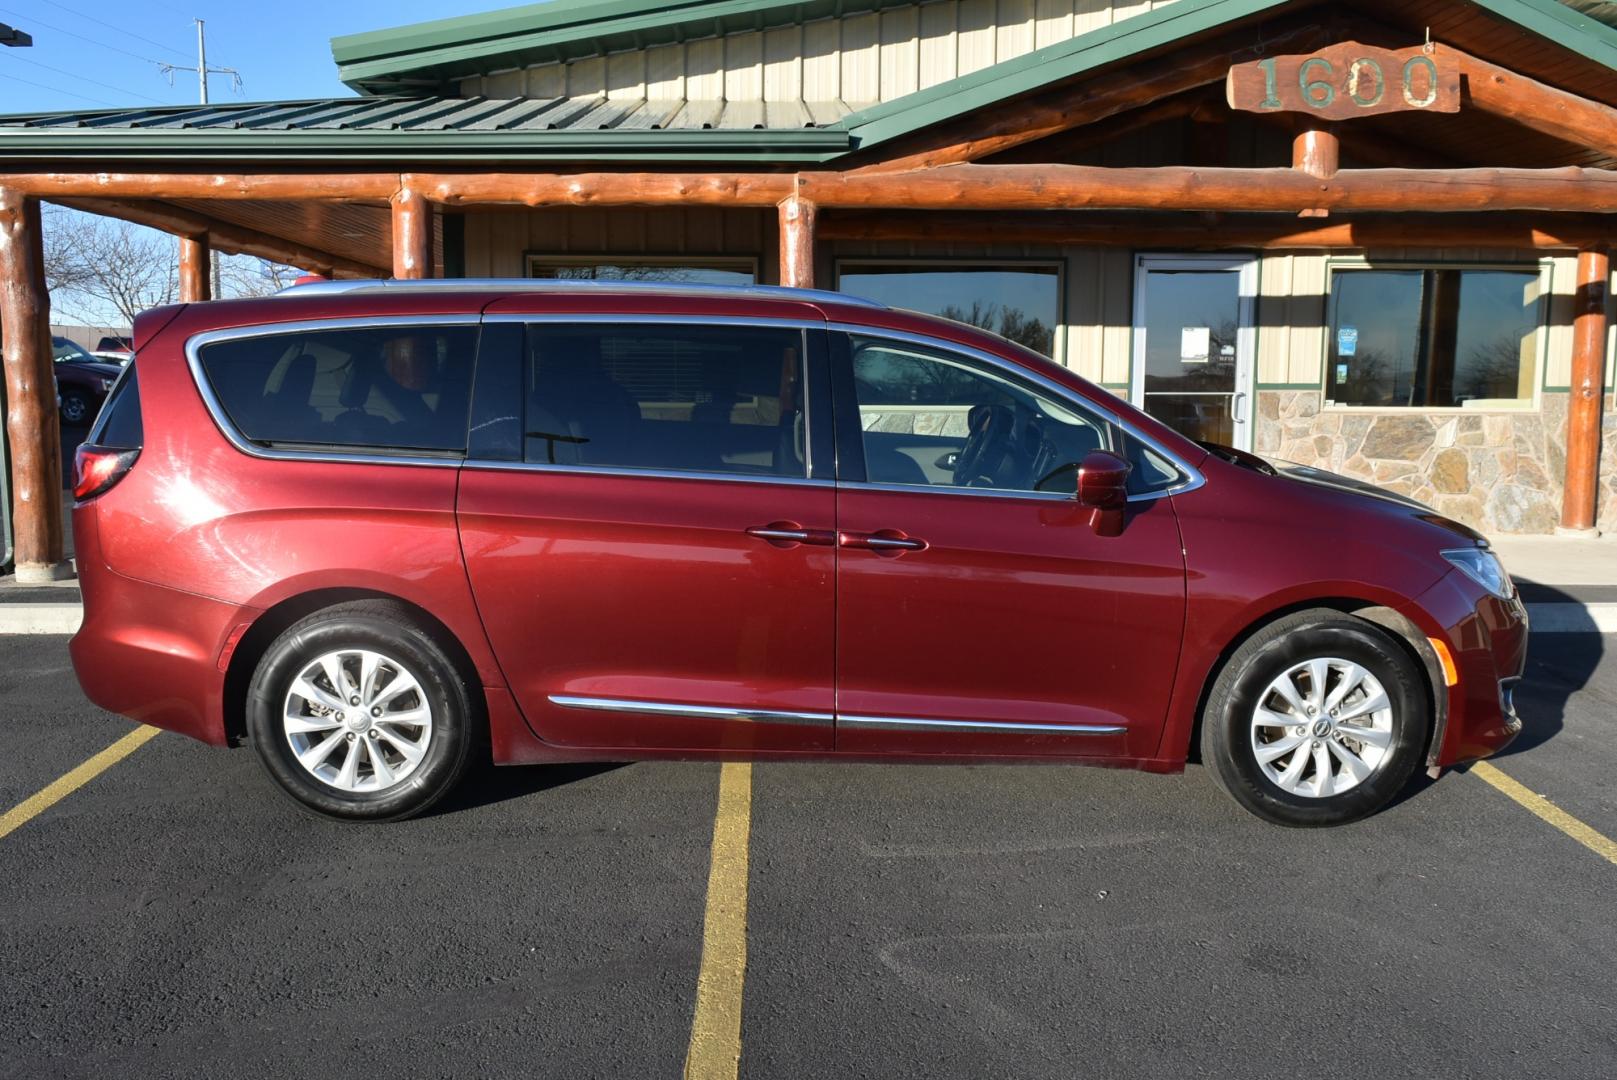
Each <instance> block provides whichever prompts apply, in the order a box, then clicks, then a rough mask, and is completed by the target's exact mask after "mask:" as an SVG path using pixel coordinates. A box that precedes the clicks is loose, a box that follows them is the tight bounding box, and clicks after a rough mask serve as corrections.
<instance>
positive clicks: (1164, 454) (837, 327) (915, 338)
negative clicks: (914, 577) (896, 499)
mask: <svg viewBox="0 0 1617 1080" xmlns="http://www.w3.org/2000/svg"><path fill="white" fill-rule="evenodd" d="M827 329H829V330H831V331H832V332H840V333H844V334H856V335H858V336H860V337H874V338H886V339H888V340H891V341H900V342H905V343H907V344H911V345H921V346H924V347H926V348H932V349H938V350H941V351H943V352H946V353H947V352H953V353H958V354H959V355H961V356H967V357H970V358H972V359H974V360H980V361H982V362H983V363H985V364H987V365H989V366H990V367H993V368H996V369H998V370H999V371H1002V372H1004V373H1005V374H1007V375H1010V376H1012V377H1013V378H1020V379H1023V380H1026V381H1028V382H1031V383H1035V384H1037V385H1038V386H1039V387H1041V388H1042V389H1044V390H1046V391H1048V392H1049V393H1051V394H1054V395H1055V396H1056V397H1057V398H1059V399H1060V400H1061V401H1062V402H1063V403H1065V404H1068V405H1071V406H1072V407H1073V408H1074V409H1076V410H1078V411H1079V412H1081V413H1085V414H1087V415H1091V416H1099V417H1100V418H1101V419H1103V420H1105V421H1106V422H1107V423H1109V424H1112V425H1113V426H1114V427H1116V428H1117V429H1118V430H1119V431H1122V432H1123V433H1124V434H1126V435H1129V436H1131V437H1133V438H1135V439H1138V440H1139V441H1140V442H1141V443H1143V444H1144V445H1145V446H1146V447H1147V448H1148V449H1150V450H1152V451H1154V452H1155V453H1156V454H1157V456H1159V457H1161V458H1163V459H1164V460H1166V461H1168V462H1169V463H1171V464H1172V465H1173V467H1174V468H1175V469H1178V470H1179V473H1180V475H1181V476H1183V477H1184V478H1185V479H1184V480H1183V481H1182V482H1181V483H1178V484H1172V485H1169V486H1168V487H1166V488H1163V489H1162V490H1161V491H1148V492H1144V493H1142V494H1139V495H1130V496H1129V500H1128V501H1129V502H1151V501H1153V500H1156V499H1163V498H1167V497H1168V496H1171V495H1184V494H1187V493H1188V492H1192V491H1195V490H1196V489H1197V488H1199V487H1201V486H1202V485H1203V484H1205V483H1207V479H1206V478H1205V477H1204V476H1202V474H1201V471H1200V470H1199V469H1197V468H1196V467H1195V466H1193V465H1191V464H1190V463H1189V462H1188V461H1186V460H1185V459H1184V458H1182V457H1180V456H1179V455H1178V454H1176V453H1174V452H1173V451H1172V450H1169V449H1168V448H1167V447H1165V446H1163V445H1162V444H1161V443H1159V442H1158V441H1157V440H1156V439H1153V438H1152V437H1151V436H1149V435H1147V434H1146V433H1145V432H1143V431H1141V430H1140V429H1139V428H1137V427H1135V426H1134V425H1133V424H1131V423H1129V422H1128V421H1127V420H1126V419H1124V418H1123V416H1122V415H1121V414H1120V413H1116V412H1113V411H1112V410H1111V409H1108V408H1107V407H1106V406H1104V405H1100V404H1097V403H1095V402H1093V401H1090V400H1088V399H1087V398H1080V397H1078V396H1077V395H1075V394H1074V393H1073V392H1072V391H1071V390H1070V389H1069V388H1067V387H1065V386H1062V385H1061V384H1060V383H1058V382H1056V381H1055V380H1053V379H1050V378H1047V377H1045V376H1044V375H1041V374H1039V373H1038V372H1036V371H1033V370H1031V369H1029V368H1025V367H1022V366H1021V365H1020V364H1015V363H1012V362H1011V361H1009V360H1006V359H1005V358H1004V357H1002V356H996V355H994V354H993V353H989V352H984V351H983V350H981V349H977V348H973V347H972V346H970V345H962V344H960V343H959V342H954V341H940V340H939V339H937V338H933V337H927V336H926V335H924V334H912V333H910V332H908V331H906V330H889V329H886V328H885V327H877V326H861V325H859V324H858V323H830V324H829V325H828V327H827ZM848 486H849V487H867V486H868V487H873V488H883V489H884V488H887V487H897V488H899V489H900V490H903V491H931V492H933V493H934V494H936V493H941V492H949V493H952V494H959V493H976V494H985V495H996V496H998V497H1000V498H1030V497H1031V498H1043V497H1045V496H1044V494H1043V493H1041V492H1012V491H1001V492H995V491H991V490H989V489H977V488H956V487H944V486H933V485H926V486H923V485H919V484H917V485H913V486H908V485H880V484H871V485H866V484H849V485H848ZM1061 498H1064V499H1070V498H1071V496H1061Z"/></svg>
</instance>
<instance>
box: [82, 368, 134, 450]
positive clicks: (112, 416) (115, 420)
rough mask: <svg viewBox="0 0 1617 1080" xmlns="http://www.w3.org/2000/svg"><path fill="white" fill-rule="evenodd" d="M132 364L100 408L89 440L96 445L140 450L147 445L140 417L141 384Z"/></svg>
mask: <svg viewBox="0 0 1617 1080" xmlns="http://www.w3.org/2000/svg"><path fill="white" fill-rule="evenodd" d="M137 374H138V373H137V372H136V370H135V368H134V367H133V366H131V367H130V369H129V374H128V375H126V376H125V377H124V378H123V379H121V380H119V382H118V385H117V386H115V387H113V389H112V396H111V397H109V398H108V399H107V403H106V404H105V405H103V406H102V407H101V418H100V419H99V420H98V421H97V423H98V424H99V427H97V429H96V430H95V432H94V433H93V434H92V435H91V437H90V439H89V441H90V442H92V443H95V444H96V445H97V446H106V447H111V448H112V449H114V450H139V449H141V447H143V446H145V445H146V433H145V429H144V428H142V426H141V420H140V383H139V382H138V381H137Z"/></svg>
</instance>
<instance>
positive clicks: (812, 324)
mask: <svg viewBox="0 0 1617 1080" xmlns="http://www.w3.org/2000/svg"><path fill="white" fill-rule="evenodd" d="M483 321H484V322H486V323H524V324H527V323H587V324H601V323H611V324H613V325H624V324H633V325H646V326H719V325H724V326H754V327H768V328H771V329H775V328H780V329H786V330H797V331H799V332H800V333H805V334H806V333H808V332H809V331H811V330H818V331H821V332H824V330H825V321H824V320H823V319H821V320H811V319H770V318H763V317H760V318H750V317H747V316H738V317H731V316H728V315H720V316H706V315H647V314H644V313H640V314H635V315H609V314H602V313H600V312H596V313H592V314H588V315H567V314H558V313H545V314H535V315H521V314H510V313H506V314H498V315H488V316H485V317H484V319H483ZM802 353H803V475H802V476H781V477H759V476H757V475H755V474H753V473H726V472H697V471H695V470H690V469H658V468H655V467H653V466H649V465H646V466H633V465H618V466H611V465H579V466H573V465H566V466H556V465H551V464H549V463H548V462H527V461H523V462H510V463H508V464H517V465H529V466H534V467H538V468H543V469H554V468H567V469H574V470H576V471H580V472H600V473H601V474H602V475H608V476H610V475H616V474H620V473H633V474H636V475H639V476H655V477H665V478H667V477H695V478H715V477H716V478H721V479H730V480H754V481H756V480H763V481H765V482H768V481H786V482H792V481H796V482H797V483H810V482H814V481H815V480H816V477H815V475H814V438H813V432H814V380H813V378H812V377H811V376H812V374H813V373H812V371H811V370H810V364H809V348H808V342H807V341H804V342H803V348H802ZM527 362H528V361H527V356H526V355H524V356H523V359H522V364H523V377H524V379H526V376H527ZM526 410H527V405H526V403H524V405H523V411H524V413H526ZM525 426H526V425H524V427H525ZM523 441H524V443H526V441H527V440H526V439H524V440H523ZM524 453H526V448H525V447H524ZM477 464H479V465H496V464H497V463H495V462H485V461H478V462H477ZM823 482H824V483H832V482H833V481H831V480H826V481H823Z"/></svg>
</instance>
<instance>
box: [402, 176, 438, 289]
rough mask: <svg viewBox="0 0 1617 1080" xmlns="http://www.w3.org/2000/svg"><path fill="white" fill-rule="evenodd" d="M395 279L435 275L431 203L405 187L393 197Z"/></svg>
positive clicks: (412, 278)
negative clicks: (433, 267) (433, 269)
mask: <svg viewBox="0 0 1617 1080" xmlns="http://www.w3.org/2000/svg"><path fill="white" fill-rule="evenodd" d="M392 206H393V276H394V277H396V278H398V279H400V280H401V281H402V280H415V279H419V278H429V277H431V276H432V204H431V203H430V202H428V201H427V200H426V199H425V198H423V197H422V195H421V193H420V192H418V191H415V190H413V189H411V188H404V189H403V190H401V191H400V192H399V193H398V194H397V195H394V196H393V200H392Z"/></svg>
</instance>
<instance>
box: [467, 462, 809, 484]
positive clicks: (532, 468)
mask: <svg viewBox="0 0 1617 1080" xmlns="http://www.w3.org/2000/svg"><path fill="white" fill-rule="evenodd" d="M456 464H457V465H459V464H462V462H460V461H456ZM464 465H465V467H466V468H468V469H493V470H496V471H500V472H548V473H576V474H578V475H580V476H615V477H620V478H631V479H633V478H649V479H655V480H719V481H723V482H724V483H727V484H777V485H784V486H787V487H818V488H832V487H836V481H835V480H826V479H819V478H814V477H805V476H760V475H757V474H754V473H728V472H695V471H693V470H689V469H640V468H634V467H632V466H627V465H623V466H619V465H551V464H549V463H548V462H542V461H498V460H494V459H492V458H467V459H466V460H465V462H464Z"/></svg>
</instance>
